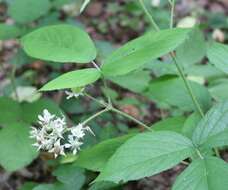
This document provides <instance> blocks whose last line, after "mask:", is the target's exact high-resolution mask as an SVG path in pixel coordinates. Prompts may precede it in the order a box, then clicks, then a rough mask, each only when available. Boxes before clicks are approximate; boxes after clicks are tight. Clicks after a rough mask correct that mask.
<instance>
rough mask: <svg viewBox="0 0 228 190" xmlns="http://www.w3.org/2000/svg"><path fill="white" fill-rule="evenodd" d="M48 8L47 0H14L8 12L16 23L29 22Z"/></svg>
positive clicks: (43, 13) (44, 12)
mask: <svg viewBox="0 0 228 190" xmlns="http://www.w3.org/2000/svg"><path fill="white" fill-rule="evenodd" d="M49 8H50V2H49V0H39V1H34V0H14V1H12V2H11V3H10V4H9V9H8V13H9V16H11V17H12V18H13V19H14V20H15V21H16V22H18V23H29V22H32V21H34V20H36V19H38V18H40V17H41V16H43V15H45V14H46V13H47V12H48V11H49Z"/></svg>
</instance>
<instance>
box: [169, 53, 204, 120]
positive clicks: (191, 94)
mask: <svg viewBox="0 0 228 190" xmlns="http://www.w3.org/2000/svg"><path fill="white" fill-rule="evenodd" d="M170 56H171V57H172V59H173V62H174V64H175V65H176V68H177V70H178V72H179V74H180V76H181V78H182V79H183V81H184V84H185V87H186V89H187V91H188V92H189V95H190V96H191V99H192V101H193V103H194V105H195V107H196V109H197V111H198V112H199V114H200V115H201V117H204V113H203V111H202V109H201V107H200V104H199V102H198V101H197V99H196V97H195V95H194V93H193V91H192V88H191V85H190V84H189V82H188V80H187V79H186V77H185V75H184V72H183V70H182V68H181V66H180V65H179V64H178V62H177V59H176V57H175V55H174V53H173V52H172V53H170Z"/></svg>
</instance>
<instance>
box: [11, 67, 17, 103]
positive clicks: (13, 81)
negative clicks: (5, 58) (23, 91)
mask: <svg viewBox="0 0 228 190" xmlns="http://www.w3.org/2000/svg"><path fill="white" fill-rule="evenodd" d="M15 72H16V66H13V68H12V71H11V73H10V81H11V85H12V87H13V91H14V94H15V97H16V99H17V101H19V95H18V93H17V87H16V83H15Z"/></svg>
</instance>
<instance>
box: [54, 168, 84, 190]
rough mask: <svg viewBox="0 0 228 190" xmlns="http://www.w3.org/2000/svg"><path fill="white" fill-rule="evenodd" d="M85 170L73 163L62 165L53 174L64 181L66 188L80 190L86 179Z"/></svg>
mask: <svg viewBox="0 0 228 190" xmlns="http://www.w3.org/2000/svg"><path fill="white" fill-rule="evenodd" d="M84 172H85V171H84V169H81V168H78V167H76V166H73V165H61V166H59V167H58V168H57V169H56V170H55V171H54V172H53V174H54V176H56V177H57V179H58V181H60V182H61V183H63V187H64V190H65V189H66V190H68V189H69V190H71V189H74V190H80V189H81V187H82V186H83V184H84V183H85V180H86V177H85V174H84Z"/></svg>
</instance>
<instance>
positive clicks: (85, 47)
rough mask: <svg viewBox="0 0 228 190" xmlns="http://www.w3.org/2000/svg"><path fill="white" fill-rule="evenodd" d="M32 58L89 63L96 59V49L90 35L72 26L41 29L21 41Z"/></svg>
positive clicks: (63, 25)
mask: <svg viewBox="0 0 228 190" xmlns="http://www.w3.org/2000/svg"><path fill="white" fill-rule="evenodd" d="M21 43H22V46H23V48H24V50H25V52H26V53H27V54H28V55H30V56H31V57H34V58H38V59H42V60H46V61H54V62H61V63H64V62H76V63H88V62H90V61H92V60H94V59H95V58H96V54H97V52H96V48H95V46H94V44H93V41H92V40H91V38H90V37H89V35H88V34H87V33H86V32H84V31H83V30H82V29H80V28H77V27H75V26H72V25H65V24H62V25H54V26H47V27H43V28H40V29H38V30H35V31H33V32H31V33H30V34H27V35H26V36H24V37H23V38H22V40H21Z"/></svg>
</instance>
